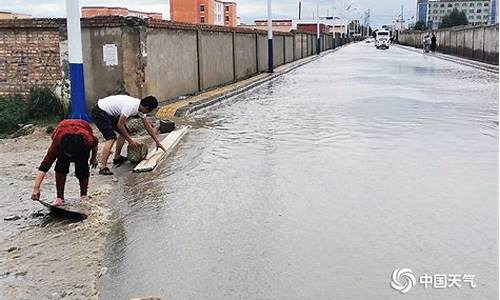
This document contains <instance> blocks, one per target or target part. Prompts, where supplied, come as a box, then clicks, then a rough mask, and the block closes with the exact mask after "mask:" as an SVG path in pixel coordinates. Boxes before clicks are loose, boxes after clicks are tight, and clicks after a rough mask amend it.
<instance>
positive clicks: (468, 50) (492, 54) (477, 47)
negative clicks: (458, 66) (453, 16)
mask: <svg viewBox="0 0 500 300" xmlns="http://www.w3.org/2000/svg"><path fill="white" fill-rule="evenodd" d="M434 33H435V35H436V39H437V50H438V51H440V52H442V53H445V54H451V55H456V56H460V57H464V58H470V59H474V60H477V61H482V62H486V63H490V64H495V65H498V24H496V25H488V26H475V27H472V26H457V27H452V28H445V29H440V30H437V31H435V32H434ZM424 35H425V32H422V31H403V32H401V33H400V34H399V43H400V44H403V45H408V46H413V47H417V48H421V47H422V39H423V37H424Z"/></svg>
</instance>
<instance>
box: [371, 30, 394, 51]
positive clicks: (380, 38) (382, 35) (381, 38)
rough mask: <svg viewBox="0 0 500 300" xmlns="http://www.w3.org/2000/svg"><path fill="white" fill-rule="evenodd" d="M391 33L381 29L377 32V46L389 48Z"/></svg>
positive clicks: (378, 47)
mask: <svg viewBox="0 0 500 300" xmlns="http://www.w3.org/2000/svg"><path fill="white" fill-rule="evenodd" d="M390 38H391V34H390V33H389V31H387V30H379V31H377V33H376V34H375V47H377V49H389V45H390V44H391V41H390Z"/></svg>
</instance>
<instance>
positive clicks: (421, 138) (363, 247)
mask: <svg viewBox="0 0 500 300" xmlns="http://www.w3.org/2000/svg"><path fill="white" fill-rule="evenodd" d="M196 120H197V122H198V123H199V124H200V126H199V128H194V129H193V130H192V131H190V133H188V135H187V136H186V138H185V139H184V140H183V142H182V143H181V144H180V145H179V146H178V147H177V149H176V151H175V152H174V153H173V154H172V155H171V156H170V157H169V159H168V161H166V162H164V163H163V164H162V166H161V167H160V168H159V169H158V170H156V171H155V172H153V173H149V174H140V175H133V176H132V177H131V178H130V180H129V182H128V183H127V186H126V187H125V189H124V191H123V196H122V197H120V198H119V199H117V201H118V204H119V211H118V212H117V215H118V216H119V221H118V222H117V225H116V226H115V227H114V229H113V234H112V238H111V245H110V248H109V253H108V254H107V264H108V268H109V269H108V273H107V274H106V275H105V278H104V283H103V285H104V286H103V289H102V292H101V298H102V299H129V298H131V297H134V296H146V295H156V296H160V297H163V298H164V299H494V298H496V297H497V294H498V284H497V283H498V277H497V276H498V255H497V253H498V252H497V251H498V250H497V249H498V240H497V237H498V229H497V228H498V216H497V213H498V203H497V198H498V185H497V183H498V175H497V174H498V167H497V166H498V76H497V75H492V74H488V73H485V72H482V71H478V70H475V69H472V68H469V67H465V66H461V65H458V64H455V63H451V62H447V61H442V60H439V59H436V58H432V57H430V56H423V55H421V54H418V53H414V52H410V51H406V50H403V49H399V48H396V47H393V48H391V49H390V50H388V51H377V50H376V49H374V47H373V44H365V43H359V44H355V45H352V46H349V47H347V48H344V49H341V50H340V51H338V52H336V53H334V54H330V55H327V56H325V57H323V58H321V59H319V60H317V61H315V62H313V63H310V64H308V65H305V66H303V67H301V68H299V69H297V70H295V71H293V72H291V73H289V74H287V75H284V76H283V77H281V78H279V79H277V80H275V81H273V82H270V83H268V84H265V85H264V86H261V87H259V88H257V89H254V90H252V91H249V92H247V93H245V94H242V95H240V96H237V97H236V98H233V99H231V100H230V101H227V102H224V103H223V104H221V105H218V106H216V107H212V108H210V109H209V110H207V111H205V112H202V113H199V114H198V115H197V116H196ZM395 268H411V269H412V270H413V272H414V275H415V277H416V278H417V281H418V276H420V275H423V274H424V273H427V274H435V273H438V274H442V273H444V274H473V275H475V281H476V283H477V287H476V288H475V289H473V288H470V287H469V286H468V285H467V284H463V286H462V287H461V288H457V287H453V288H447V289H433V288H431V287H429V288H427V289H425V288H424V287H423V286H422V285H420V284H419V283H418V282H417V285H416V286H415V287H413V289H412V290H410V291H409V292H408V293H407V294H405V295H401V294H400V293H399V292H397V291H395V290H393V289H392V288H391V287H390V285H389V284H390V280H391V274H392V272H393V270H394V269H395Z"/></svg>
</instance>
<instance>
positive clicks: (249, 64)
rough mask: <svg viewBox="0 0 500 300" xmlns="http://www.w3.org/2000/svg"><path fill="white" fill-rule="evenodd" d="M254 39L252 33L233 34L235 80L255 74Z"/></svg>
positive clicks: (255, 54)
mask: <svg viewBox="0 0 500 300" xmlns="http://www.w3.org/2000/svg"><path fill="white" fill-rule="evenodd" d="M256 43H257V41H256V37H255V34H253V33H235V40H234V57H235V77H236V78H235V79H236V80H240V79H245V78H248V77H250V76H252V75H254V74H256V73H257V50H254V51H249V49H252V48H253V49H256V47H257V46H256Z"/></svg>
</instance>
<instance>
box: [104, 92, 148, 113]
mask: <svg viewBox="0 0 500 300" xmlns="http://www.w3.org/2000/svg"><path fill="white" fill-rule="evenodd" d="M140 104H141V100H140V99H137V98H134V97H130V96H127V95H115V96H109V97H106V98H102V99H101V100H99V101H98V102H97V106H99V108H100V109H102V110H104V111H105V112H106V113H107V114H108V115H110V116H113V117H120V115H124V116H125V117H127V118H129V117H134V116H139V117H141V118H144V114H143V113H141V112H140V111H139V105H140Z"/></svg>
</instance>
